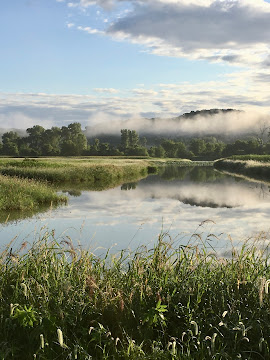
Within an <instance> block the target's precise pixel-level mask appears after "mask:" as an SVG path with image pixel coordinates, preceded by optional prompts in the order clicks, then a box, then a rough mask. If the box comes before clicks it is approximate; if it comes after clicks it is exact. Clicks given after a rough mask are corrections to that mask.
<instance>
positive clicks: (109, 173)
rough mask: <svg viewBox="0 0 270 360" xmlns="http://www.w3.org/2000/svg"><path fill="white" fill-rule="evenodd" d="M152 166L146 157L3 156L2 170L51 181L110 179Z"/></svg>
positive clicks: (132, 175) (137, 174) (123, 177)
mask: <svg viewBox="0 0 270 360" xmlns="http://www.w3.org/2000/svg"><path fill="white" fill-rule="evenodd" d="M149 170H150V171H151V167H150V165H149V163H148V162H147V161H144V160H127V159H125V160H117V159H113V160H111V159H108V158H107V159H68V158H51V159H23V160H22V159H13V160H10V159H1V160H0V173H1V174H4V175H9V176H18V177H23V178H31V179H37V180H46V181H49V182H50V183H54V184H57V183H65V182H70V183H81V182H87V183H89V184H91V183H92V184H94V183H96V182H103V183H110V182H114V181H119V180H125V181H126V180H127V181H128V180H131V179H134V178H135V177H140V176H142V175H147V173H148V171H149Z"/></svg>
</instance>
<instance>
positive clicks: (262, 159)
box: [230, 154, 270, 162]
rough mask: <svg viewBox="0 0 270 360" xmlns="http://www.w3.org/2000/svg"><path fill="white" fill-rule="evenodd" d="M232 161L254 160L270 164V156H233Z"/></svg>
mask: <svg viewBox="0 0 270 360" xmlns="http://www.w3.org/2000/svg"><path fill="white" fill-rule="evenodd" d="M230 159H232V160H243V161H246V160H253V161H258V162H270V155H252V154H251V155H233V156H231V157H230Z"/></svg>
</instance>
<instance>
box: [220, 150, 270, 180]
mask: <svg viewBox="0 0 270 360" xmlns="http://www.w3.org/2000/svg"><path fill="white" fill-rule="evenodd" d="M255 159H256V160H255ZM214 167H215V168H216V169H218V170H224V171H227V172H230V173H234V174H240V175H244V176H248V177H250V178H253V179H258V180H265V181H269V180H270V157H269V156H268V155H267V156H263V155H262V156H260V155H246V156H233V157H232V158H228V159H220V160H217V161H215V163H214Z"/></svg>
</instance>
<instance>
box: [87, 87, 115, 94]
mask: <svg viewBox="0 0 270 360" xmlns="http://www.w3.org/2000/svg"><path fill="white" fill-rule="evenodd" d="M93 90H94V91H95V92H97V93H109V94H116V93H118V92H119V90H117V89H113V88H95V89H93Z"/></svg>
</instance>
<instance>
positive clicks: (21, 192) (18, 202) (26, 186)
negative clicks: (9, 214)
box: [0, 175, 67, 211]
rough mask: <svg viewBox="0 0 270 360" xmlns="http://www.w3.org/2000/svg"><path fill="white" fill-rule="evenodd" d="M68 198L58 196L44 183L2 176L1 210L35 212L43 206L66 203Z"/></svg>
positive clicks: (0, 178)
mask: <svg viewBox="0 0 270 360" xmlns="http://www.w3.org/2000/svg"><path fill="white" fill-rule="evenodd" d="M66 202H67V198H66V196H63V195H58V194H56V192H55V191H54V190H53V189H52V188H50V187H49V186H48V184H46V183H44V182H38V181H33V180H30V179H20V178H18V177H10V176H5V175H0V210H1V211H11V210H22V211H26V210H35V209H37V208H39V207H40V206H43V205H47V206H50V205H58V204H61V203H66Z"/></svg>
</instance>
